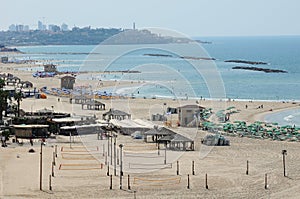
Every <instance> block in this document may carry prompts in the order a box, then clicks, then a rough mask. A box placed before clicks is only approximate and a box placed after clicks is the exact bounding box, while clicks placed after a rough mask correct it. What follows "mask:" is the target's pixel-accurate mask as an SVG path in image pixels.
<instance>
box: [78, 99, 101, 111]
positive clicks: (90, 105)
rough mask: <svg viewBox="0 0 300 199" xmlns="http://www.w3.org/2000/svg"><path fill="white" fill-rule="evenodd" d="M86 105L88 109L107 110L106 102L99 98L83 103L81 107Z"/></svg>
mask: <svg viewBox="0 0 300 199" xmlns="http://www.w3.org/2000/svg"><path fill="white" fill-rule="evenodd" d="M85 106H86V108H87V109H88V110H105V104H103V103H102V102H99V101H97V100H92V101H87V102H85V103H82V105H81V108H82V109H84V107H85Z"/></svg>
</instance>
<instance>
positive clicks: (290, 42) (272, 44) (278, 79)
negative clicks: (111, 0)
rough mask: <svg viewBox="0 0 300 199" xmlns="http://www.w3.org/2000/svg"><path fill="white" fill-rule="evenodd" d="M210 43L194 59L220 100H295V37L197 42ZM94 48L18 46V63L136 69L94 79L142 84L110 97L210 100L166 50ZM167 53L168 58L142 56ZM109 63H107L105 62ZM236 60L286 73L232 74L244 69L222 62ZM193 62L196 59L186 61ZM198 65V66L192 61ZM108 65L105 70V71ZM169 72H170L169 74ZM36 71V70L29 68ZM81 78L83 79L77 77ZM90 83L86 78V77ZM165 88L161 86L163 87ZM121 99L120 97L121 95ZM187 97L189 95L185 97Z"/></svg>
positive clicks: (299, 94) (298, 42)
mask: <svg viewBox="0 0 300 199" xmlns="http://www.w3.org/2000/svg"><path fill="white" fill-rule="evenodd" d="M197 39H201V40H205V41H210V42H212V43H210V44H202V48H203V49H204V50H205V51H206V52H207V53H208V55H206V54H205V53H203V52H199V55H198V57H208V56H210V57H213V58H215V59H216V61H214V63H211V62H212V61H205V60H202V61H201V62H202V63H203V64H206V65H209V66H210V65H211V66H213V64H215V65H216V66H217V69H218V72H219V73H220V75H221V78H222V80H223V82H224V88H225V94H226V98H232V99H247V100H248V99H251V100H296V101H298V100H300V87H299V85H300V66H299V64H300V56H299V54H300V36H282V37H279V36H276V37H209V38H197ZM95 47H96V46H29V47H21V48H20V50H21V51H23V52H25V53H26V54H22V55H19V57H17V58H18V59H35V60H40V62H41V63H55V64H58V69H59V70H60V71H86V70H94V71H98V70H100V69H107V70H110V71H121V70H124V71H125V70H137V71H142V73H111V74H105V75H95V76H93V77H92V78H96V79H99V80H100V79H101V80H104V79H116V80H119V79H123V80H130V81H140V82H144V84H143V86H142V87H138V88H136V87H135V88H132V89H130V88H119V89H118V90H114V91H115V92H119V93H122V92H127V93H126V94H134V95H136V96H140V97H143V96H147V97H149V96H158V97H172V96H173V95H174V92H176V93H177V95H181V97H185V96H186V95H187V93H190V92H189V91H188V92H187V90H189V89H191V91H192V92H193V93H194V96H195V97H200V96H202V97H204V98H210V92H211V91H209V90H208V88H207V81H205V79H204V78H203V77H202V76H201V74H200V75H199V74H197V71H195V70H194V69H193V67H190V65H191V64H190V62H191V60H189V61H187V60H184V59H181V58H180V57H179V56H178V55H176V54H174V53H173V54H172V52H170V51H164V50H161V49H162V48H161V46H160V45H157V48H154V49H153V48H145V47H147V46H145V45H144V46H136V49H137V50H135V51H131V52H129V53H127V54H126V55H123V56H121V57H119V58H118V59H112V58H115V56H116V55H115V54H114V52H115V51H117V49H120V48H122V46H116V45H111V46H110V45H105V46H103V47H102V48H101V50H102V51H99V52H98V51H96V53H95V54H94V55H92V56H91V55H88V53H90V52H95ZM172 48H173V49H181V50H182V52H184V56H197V53H196V55H195V50H191V49H189V46H187V45H184V44H173V46H172ZM147 53H148V54H149V53H150V54H151V53H152V54H155V53H157V54H167V55H171V56H172V57H168V56H165V57H163V56H144V54H147ZM106 59H108V60H113V62H112V63H111V62H110V63H108V62H107V61H105V60H106ZM229 59H239V60H249V61H263V62H267V63H268V65H258V66H257V67H264V68H272V69H281V70H286V71H288V73H263V72H255V71H246V70H233V69H232V67H234V66H241V65H246V64H239V63H226V62H224V61H225V60H229ZM192 61H193V62H197V60H192ZM198 62H199V61H198ZM108 64H109V66H107V65H108ZM170 68H172V69H170ZM34 69H35V70H41V68H40V67H37V68H34ZM83 76H84V75H83ZM88 78H91V77H88ZM165 85H167V86H165ZM123 94H124V93H123ZM189 95H190V94H189Z"/></svg>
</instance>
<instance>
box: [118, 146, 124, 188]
mask: <svg viewBox="0 0 300 199" xmlns="http://www.w3.org/2000/svg"><path fill="white" fill-rule="evenodd" d="M119 147H120V189H122V176H123V170H122V169H123V168H122V167H123V158H122V148H123V144H120V145H119Z"/></svg>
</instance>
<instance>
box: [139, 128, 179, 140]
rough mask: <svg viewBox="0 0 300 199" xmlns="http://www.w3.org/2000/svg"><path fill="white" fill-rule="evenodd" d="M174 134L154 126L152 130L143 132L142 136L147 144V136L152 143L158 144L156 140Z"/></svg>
mask: <svg viewBox="0 0 300 199" xmlns="http://www.w3.org/2000/svg"><path fill="white" fill-rule="evenodd" d="M174 134H176V133H175V132H174V131H171V130H170V129H167V128H165V127H161V128H158V127H157V126H155V127H154V128H153V129H150V130H149V131H147V132H145V134H144V141H145V142H149V140H148V136H151V137H152V142H158V140H159V139H160V138H162V137H164V136H170V135H174Z"/></svg>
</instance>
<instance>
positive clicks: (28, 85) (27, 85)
mask: <svg viewBox="0 0 300 199" xmlns="http://www.w3.org/2000/svg"><path fill="white" fill-rule="evenodd" d="M19 86H20V87H22V88H32V87H33V84H32V83H31V82H30V81H21V82H20V83H19Z"/></svg>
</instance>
